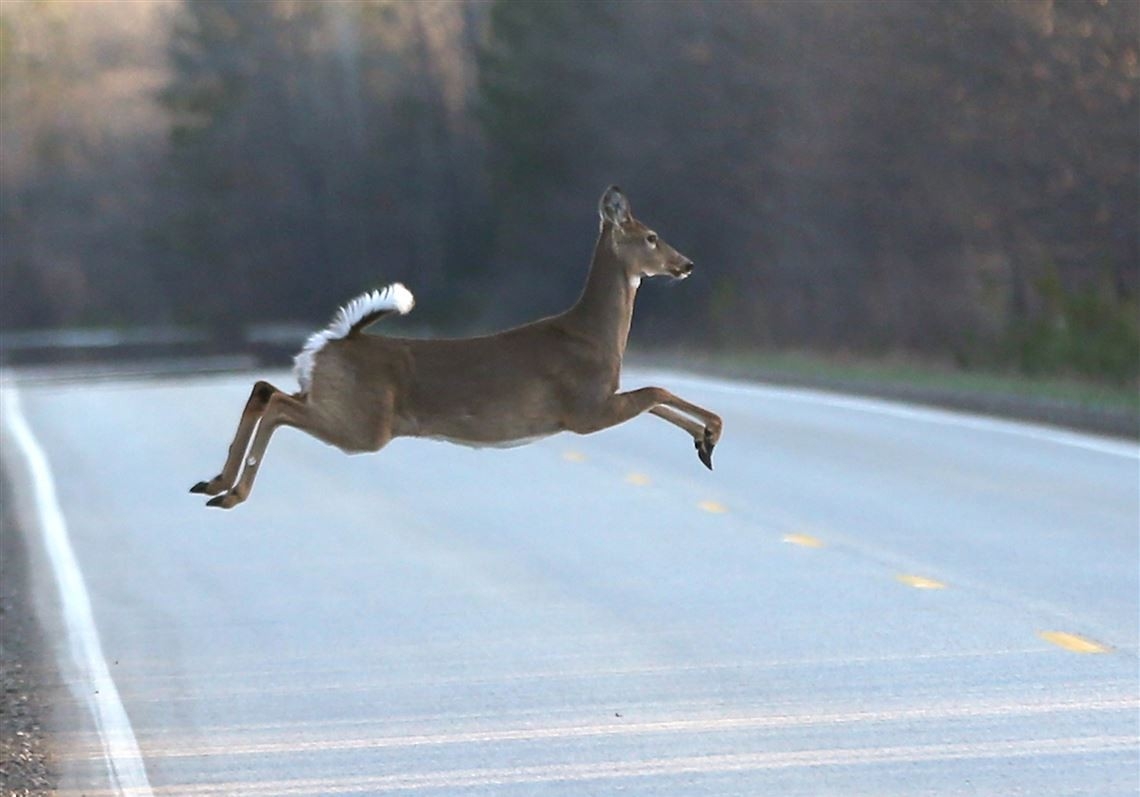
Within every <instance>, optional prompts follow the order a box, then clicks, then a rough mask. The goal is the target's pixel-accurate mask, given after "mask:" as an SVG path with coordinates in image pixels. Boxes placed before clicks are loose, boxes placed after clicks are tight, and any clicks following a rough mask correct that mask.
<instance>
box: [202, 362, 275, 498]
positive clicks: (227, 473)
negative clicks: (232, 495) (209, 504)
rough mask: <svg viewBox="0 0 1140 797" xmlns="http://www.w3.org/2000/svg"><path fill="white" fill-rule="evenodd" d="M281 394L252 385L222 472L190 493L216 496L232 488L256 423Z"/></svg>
mask: <svg viewBox="0 0 1140 797" xmlns="http://www.w3.org/2000/svg"><path fill="white" fill-rule="evenodd" d="M281 392H282V391H281V390H279V389H278V388H276V387H274V386H273V385H271V384H269V383H268V382H265V381H259V382H257V383H256V384H254V386H253V390H252V391H251V392H250V394H249V400H248V401H246V403H245V409H243V410H242V412H241V420H240V421H238V428H237V432H236V433H235V434H234V439H233V442H231V443H230V448H229V453H228V454H227V455H226V463H225V465H224V466H223V467H222V472H221V473H219V474H218V475H217V476H215V477H214V478H212V479H210V480H209V481H201V482H198V483H197V484H195V485H194V486H193V487H191V488H190V492H192V493H204V494H206V495H217V494H218V493H220V492H222V491H223V490H225V489H227V488H229V487H232V486H233V483H234V482H235V481H236V480H237V476H238V470H239V469H240V468H241V460H242V457H244V456H245V450H246V449H247V448H248V447H249V438H250V437H252V436H253V430H254V428H256V426H257V422H258V421H259V420H261V416H262V414H263V413H264V412H265V408H266V407H267V406H269V399H271V398H272V397H273V396H274V395H276V394H278V393H281Z"/></svg>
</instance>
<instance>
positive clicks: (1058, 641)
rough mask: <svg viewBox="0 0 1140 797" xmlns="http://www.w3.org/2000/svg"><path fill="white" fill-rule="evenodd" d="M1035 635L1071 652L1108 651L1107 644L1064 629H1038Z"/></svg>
mask: <svg viewBox="0 0 1140 797" xmlns="http://www.w3.org/2000/svg"><path fill="white" fill-rule="evenodd" d="M1037 636H1039V637H1041V638H1042V639H1044V640H1045V641H1046V642H1052V643H1053V644H1054V645H1056V646H1057V647H1061V648H1064V649H1065V650H1068V651H1071V652H1072V653H1108V651H1109V647H1108V646H1107V645H1102V644H1100V643H1099V642H1093V641H1092V640H1091V639H1086V638H1085V637H1083V636H1078V635H1077V634H1069V633H1066V632H1064V631H1038V632H1037Z"/></svg>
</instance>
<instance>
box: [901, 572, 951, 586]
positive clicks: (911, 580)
mask: <svg viewBox="0 0 1140 797" xmlns="http://www.w3.org/2000/svg"><path fill="white" fill-rule="evenodd" d="M895 578H896V579H898V580H899V581H901V582H902V583H904V584H906V585H907V586H908V587H914V588H915V589H946V585H945V584H943V583H942V582H941V581H935V580H934V579H933V578H926V577H925V576H909V575H906V574H905V573H900V574H899V575H897V576H895Z"/></svg>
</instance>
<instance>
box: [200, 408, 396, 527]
mask: <svg viewBox="0 0 1140 797" xmlns="http://www.w3.org/2000/svg"><path fill="white" fill-rule="evenodd" d="M390 407H391V402H390V401H384V402H380V403H379V405H378V406H377V408H376V411H375V412H374V413H373V414H372V416H371V417H369V418H368V421H367V422H365V423H359V422H355V421H354V418H359V417H361V416H353V415H352V414H348V415H345V414H341V413H339V412H335V411H329V409H330V408H327V407H322V406H321V405H320V404H314V403H313V402H312V399H311V397H307V398H297V397H296V396H291V395H288V394H286V393H281V392H278V393H275V394H274V395H272V396H271V397H270V399H269V403H268V405H267V406H266V408H265V411H264V412H263V414H262V416H261V422H260V423H258V425H257V431H256V432H255V434H254V436H253V442H252V443H250V445H249V451H248V452H243V453H246V454H247V456H246V457H245V461H244V463H241V464H242V468H241V476H240V477H238V479H237V481H236V482H235V483H234V485H233V486H232V487H230V488H229V489H228V490H227V491H226V492H225V493H223V494H221V495H219V496H217V497H215V498H212V499H211V500H210V501H208V502H207V503H206V505H207V506H216V507H220V508H222V509H231V508H233V507H235V506H237V505H238V504H240V503H241V502H242V501H244V500H245V499H246V498H248V497H249V493H250V490H252V489H253V481H254V479H255V478H257V472H258V470H259V469H260V468H261V464H262V462H263V460H264V458H265V450H266V448H267V447H268V446H269V439H270V437H272V436H273V432H274V431H276V430H277V428H278V427H279V426H292V427H294V428H296V429H299V430H301V431H303V432H306V433H308V434H310V435H312V436H313V437H315V438H317V439H318V440H321V441H323V442H325V443H328V444H330V445H334V446H336V447H337V448H340V449H342V450H344V451H350V452H354V451H378V450H380V449H381V448H383V447H384V446H385V445H386V444H387V443H388V441H389V440H391V438H392V434H391V412H390Z"/></svg>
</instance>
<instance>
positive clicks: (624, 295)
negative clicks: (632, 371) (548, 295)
mask: <svg viewBox="0 0 1140 797" xmlns="http://www.w3.org/2000/svg"><path fill="white" fill-rule="evenodd" d="M640 282H641V281H640V279H636V278H635V279H630V278H629V276H627V274H626V270H625V266H624V264H623V263H622V262H621V261H620V260H619V259H618V257H617V255H616V254H615V253H614V250H613V246H612V245H611V243H610V229H609V224H608V223H607V224H606V225H605V226H604V227H603V229H602V232H601V234H600V235H599V236H598V242H597V244H596V245H595V246H594V258H593V260H591V261H590V273H589V276H587V277H586V286H585V287H584V288H583V289H582V295H581V296H579V297H578V301H577V302H575V304H574V306H573V307H571V308H570V309H569V310H567V311H566V313H565V314H564V316H563V321H564V325H565V326H567V327H569V328H570V329H571V330H572V331H573V332H574V333H575V335H576V336H578V337H581V338H587V339H589V340H590V341H592V342H594V343H596V344H597V345H598V346H599V347H600V348H601V349H602V350H603V351H605V352H606V354H608V355H611V356H614V357H616V359H617V360H618V361H619V362H620V361H621V357H622V355H623V354H624V352H625V346H626V342H627V341H628V340H629V325H630V322H631V321H632V320H633V300H634V298H635V297H636V295H637V287H638V285H639V283H640Z"/></svg>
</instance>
